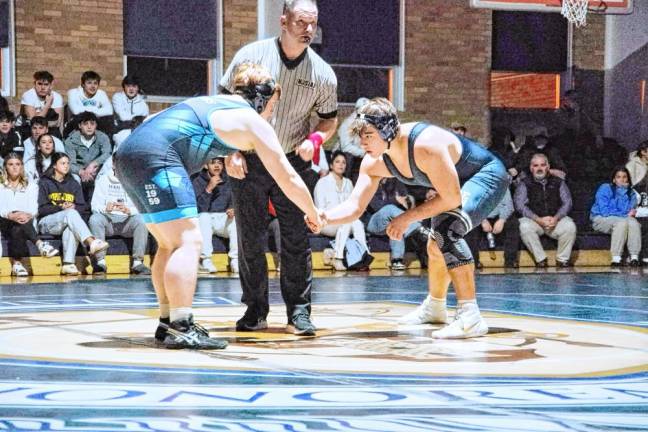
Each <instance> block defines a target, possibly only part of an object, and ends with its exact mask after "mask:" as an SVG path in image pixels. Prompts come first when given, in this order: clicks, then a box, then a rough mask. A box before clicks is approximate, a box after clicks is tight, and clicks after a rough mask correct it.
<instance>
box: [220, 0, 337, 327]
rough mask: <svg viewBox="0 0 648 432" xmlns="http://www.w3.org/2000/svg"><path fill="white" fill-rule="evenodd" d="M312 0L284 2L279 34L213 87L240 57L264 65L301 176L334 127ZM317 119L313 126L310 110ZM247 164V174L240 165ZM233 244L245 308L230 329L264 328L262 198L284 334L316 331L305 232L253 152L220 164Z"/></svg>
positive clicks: (225, 87)
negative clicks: (274, 229) (274, 249)
mask: <svg viewBox="0 0 648 432" xmlns="http://www.w3.org/2000/svg"><path fill="white" fill-rule="evenodd" d="M317 14H318V10H317V4H316V1H315V0H286V1H285V2H284V7H283V13H282V15H281V36H280V37H279V38H271V39H265V40H261V41H257V42H253V43H251V44H249V45H246V46H244V47H243V48H241V49H240V50H239V51H238V52H237V53H236V55H235V56H234V59H233V60H232V63H231V64H230V65H229V68H228V69H227V71H226V72H225V75H224V76H223V79H222V80H221V83H220V86H221V91H223V92H229V93H232V92H234V90H235V89H234V88H233V85H232V79H233V74H234V71H235V70H236V67H237V66H238V65H239V64H240V63H243V62H252V63H258V64H261V65H263V66H265V67H266V68H268V69H269V70H270V73H271V74H272V76H273V77H274V79H275V81H276V82H277V83H278V84H279V85H280V86H281V99H280V100H279V102H278V103H277V106H276V107H275V111H274V116H273V118H272V120H271V123H272V125H273V126H274V128H275V131H276V132H277V135H278V137H279V141H280V143H281V145H282V147H283V150H284V152H285V153H286V156H287V157H288V160H289V161H290V163H291V164H292V166H293V167H294V168H295V170H296V171H297V172H298V173H299V175H300V176H301V177H302V179H304V180H306V179H307V178H308V177H309V175H310V169H311V160H312V159H313V155H319V148H320V146H321V145H322V143H323V142H325V141H326V140H327V139H329V138H330V137H331V136H332V135H333V134H334V133H335V129H336V126H337V79H336V77H335V73H334V72H333V69H332V68H331V67H330V66H329V65H328V64H327V63H326V62H325V61H324V60H322V58H321V57H320V56H319V55H317V53H315V52H314V51H313V50H312V49H310V48H309V45H310V43H311V42H312V40H313V37H314V36H315V31H316V29H317ZM313 112H314V113H316V114H317V116H318V119H319V121H318V123H317V125H316V126H315V128H314V129H311V127H310V119H311V115H312V114H313ZM246 167H249V168H250V169H249V171H248V170H247V169H246ZM226 168H227V172H228V174H229V175H230V176H231V177H232V192H233V203H234V213H235V215H236V218H235V219H236V228H237V231H238V242H239V267H240V269H239V271H240V273H239V274H240V278H241V287H242V289H243V296H242V298H241V301H242V302H243V303H245V304H246V305H247V310H246V312H245V314H244V315H243V317H242V318H241V319H239V320H238V321H237V322H236V330H237V331H256V330H262V329H265V328H267V327H268V323H267V321H266V318H267V316H268V312H269V310H270V306H269V300H268V266H267V261H266V256H265V245H266V239H267V229H268V199H270V200H271V201H272V204H273V205H274V207H275V210H276V212H277V219H278V220H279V227H280V232H281V270H282V271H281V277H280V284H281V295H282V297H283V300H284V302H285V303H286V313H287V321H288V327H287V329H288V331H290V332H292V333H294V334H296V335H302V336H313V335H315V326H314V325H313V323H312V322H311V319H310V313H311V286H312V279H313V268H312V262H311V249H310V246H309V243H308V229H307V228H306V225H305V223H304V215H303V213H302V212H301V211H300V210H299V209H298V208H297V207H296V206H295V205H294V204H293V203H292V202H291V201H290V200H289V199H288V198H287V197H286V196H285V195H284V194H283V192H282V191H281V190H280V189H279V187H278V186H277V183H276V182H275V181H274V180H273V178H272V177H271V176H270V174H269V173H268V171H267V170H266V169H265V168H264V167H263V165H262V163H261V161H260V160H259V157H258V156H257V155H256V154H254V153H245V154H240V153H239V154H235V156H234V157H232V158H231V159H230V161H229V163H228V164H227V167H226Z"/></svg>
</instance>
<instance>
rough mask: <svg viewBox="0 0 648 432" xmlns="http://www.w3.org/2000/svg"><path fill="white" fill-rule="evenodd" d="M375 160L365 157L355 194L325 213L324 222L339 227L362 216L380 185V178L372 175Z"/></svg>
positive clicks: (354, 190) (352, 193)
mask: <svg viewBox="0 0 648 432" xmlns="http://www.w3.org/2000/svg"><path fill="white" fill-rule="evenodd" d="M377 163H379V162H378V161H376V160H375V159H372V158H370V157H369V156H365V157H364V159H363V160H362V165H361V166H360V174H359V175H358V180H357V181H356V184H355V187H354V188H353V192H351V195H350V196H349V198H347V200H346V201H344V202H343V203H340V204H338V205H337V206H335V207H333V208H332V209H330V210H327V211H325V212H324V221H325V222H326V223H327V224H329V225H339V224H345V223H348V222H352V221H354V220H356V219H358V218H359V217H360V216H362V213H363V212H364V211H365V209H366V208H367V206H368V205H369V201H371V198H373V196H374V195H375V193H376V191H377V190H378V185H379V183H380V178H381V177H379V176H375V175H371V174H372V171H373V169H372V168H373V167H374V165H375V164H377Z"/></svg>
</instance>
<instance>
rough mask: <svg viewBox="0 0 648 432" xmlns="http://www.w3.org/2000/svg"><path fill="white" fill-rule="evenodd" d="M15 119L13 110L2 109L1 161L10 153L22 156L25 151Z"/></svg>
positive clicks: (0, 129)
mask: <svg viewBox="0 0 648 432" xmlns="http://www.w3.org/2000/svg"><path fill="white" fill-rule="evenodd" d="M15 120H16V119H15V117H14V113H12V112H11V111H0V163H1V162H2V159H4V158H5V157H6V156H7V155H8V154H9V153H16V154H18V156H20V157H21V158H22V156H23V154H24V152H25V147H23V144H22V140H21V139H20V134H19V133H18V131H16V129H15V128H14V125H15Z"/></svg>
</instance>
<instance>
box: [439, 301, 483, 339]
mask: <svg viewBox="0 0 648 432" xmlns="http://www.w3.org/2000/svg"><path fill="white" fill-rule="evenodd" d="M486 333H488V325H487V324H486V321H485V320H484V318H482V316H481V314H480V313H479V309H478V308H476V307H474V305H473V306H472V307H470V306H463V307H461V308H458V309H457V314H456V315H455V318H454V321H452V323H450V324H448V325H447V326H445V327H443V328H442V329H440V330H437V331H435V332H432V337H433V338H437V339H467V338H474V337H479V336H484V335H485V334H486Z"/></svg>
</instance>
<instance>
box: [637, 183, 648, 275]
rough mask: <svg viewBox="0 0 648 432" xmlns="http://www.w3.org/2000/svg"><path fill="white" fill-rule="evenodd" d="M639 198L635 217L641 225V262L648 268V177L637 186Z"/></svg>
mask: <svg viewBox="0 0 648 432" xmlns="http://www.w3.org/2000/svg"><path fill="white" fill-rule="evenodd" d="M634 189H635V190H636V191H637V193H638V194H639V196H638V197H637V213H636V214H635V217H636V218H637V220H638V221H639V223H640V224H641V262H642V264H643V265H644V266H648V175H645V176H644V177H643V179H641V181H640V182H639V183H637V184H635V186H634Z"/></svg>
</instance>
